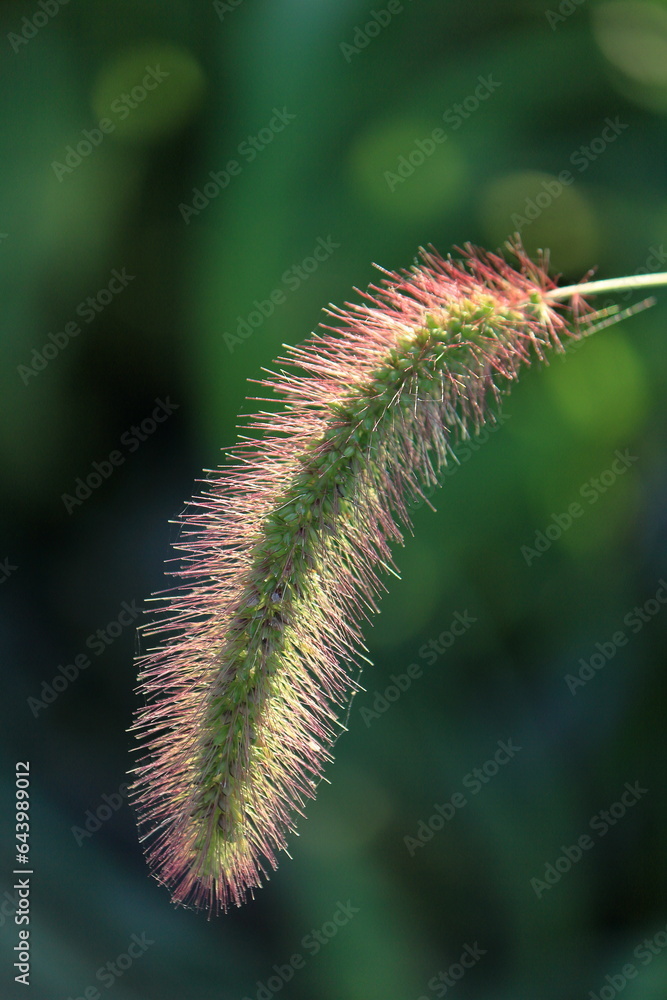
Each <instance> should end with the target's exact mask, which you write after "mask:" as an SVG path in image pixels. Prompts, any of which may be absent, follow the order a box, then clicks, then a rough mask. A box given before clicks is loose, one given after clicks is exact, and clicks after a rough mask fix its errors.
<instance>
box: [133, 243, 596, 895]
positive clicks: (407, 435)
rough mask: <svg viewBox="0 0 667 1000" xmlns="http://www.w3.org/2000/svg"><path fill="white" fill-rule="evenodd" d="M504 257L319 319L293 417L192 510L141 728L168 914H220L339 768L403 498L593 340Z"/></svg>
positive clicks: (297, 367) (271, 422)
mask: <svg viewBox="0 0 667 1000" xmlns="http://www.w3.org/2000/svg"><path fill="white" fill-rule="evenodd" d="M513 250H514V252H515V253H516V255H517V257H518V261H519V267H518V269H515V268H513V267H510V265H509V264H507V263H506V262H505V261H504V260H503V259H502V258H501V257H498V256H496V255H493V254H487V253H484V252H482V251H479V250H475V249H474V248H473V247H471V246H466V247H465V249H464V250H462V251H460V253H461V255H462V258H463V259H462V260H461V261H459V262H455V261H454V260H452V259H451V258H448V259H443V258H442V257H440V256H439V255H438V254H437V253H436V252H435V251H434V250H432V249H428V250H423V251H422V252H421V261H420V262H419V263H418V264H416V265H414V266H413V267H412V268H411V269H410V270H408V271H403V272H399V273H395V274H389V275H388V276H387V277H385V278H384V279H383V280H382V281H381V283H380V285H377V286H371V287H370V288H369V289H368V290H367V291H366V292H364V293H362V296H361V302H358V303H348V304H347V305H346V306H345V308H336V307H331V308H330V309H328V310H327V314H328V316H329V317H331V319H332V322H333V325H331V326H325V327H323V328H322V331H321V332H318V333H315V334H313V335H312V336H311V338H310V340H309V341H307V342H306V343H305V345H304V346H302V347H295V348H289V349H288V352H287V356H286V357H284V358H280V359H279V360H278V362H277V364H278V365H286V366H287V368H286V370H284V371H283V370H282V369H280V370H279V371H278V372H277V373H274V374H271V375H269V377H267V378H266V379H263V380H262V381H261V385H263V386H264V387H265V388H266V389H269V390H271V391H272V393H273V394H274V396H277V397H278V398H281V399H282V400H283V402H284V407H283V409H282V411H281V412H278V413H269V412H259V413H257V414H256V415H255V416H254V417H252V418H250V421H249V423H248V425H247V430H248V436H247V437H246V438H244V439H242V440H241V441H240V442H239V443H238V444H237V445H236V446H235V447H234V448H233V449H232V450H231V454H230V457H229V459H228V461H227V464H226V465H225V466H224V467H223V468H222V469H221V470H219V471H218V472H217V473H216V474H214V475H212V476H211V477H210V478H209V479H208V480H207V481H206V486H205V490H204V491H203V492H202V494H201V495H200V496H198V497H197V498H195V499H194V500H193V501H192V503H191V504H190V506H189V508H188V509H187V511H186V512H185V514H184V515H183V516H182V519H181V525H182V536H181V539H180V541H179V543H178V546H177V548H178V549H179V550H180V551H181V552H182V553H184V554H183V556H182V560H181V565H180V569H179V571H178V574H177V575H178V579H179V586H178V587H177V588H176V589H175V590H173V591H172V592H170V593H169V595H168V600H167V604H166V607H165V608H163V610H162V611H161V612H159V613H156V614H155V615H154V620H153V623H152V625H151V626H150V627H149V628H148V629H147V630H146V631H147V632H148V634H153V633H155V634H159V635H160V637H161V645H160V647H159V648H158V649H156V650H155V651H152V652H149V653H148V654H146V655H144V656H142V657H141V658H140V660H139V666H140V692H141V694H142V695H143V696H144V699H145V705H144V706H143V707H142V708H141V709H140V710H139V712H138V715H137V718H136V721H135V724H134V726H133V729H134V731H135V733H136V736H137V738H138V740H139V741H140V744H141V759H140V763H139V766H138V767H137V768H136V771H135V773H136V778H135V782H134V784H133V787H132V799H133V801H134V803H135V805H136V808H137V810H138V813H139V820H140V826H141V829H142V837H143V839H144V840H145V842H146V844H147V857H148V860H149V863H150V865H151V867H152V869H153V871H154V873H155V875H156V877H157V878H158V880H159V881H160V882H162V883H164V884H166V885H167V886H169V888H170V889H171V892H172V894H173V898H174V901H175V902H177V903H180V904H183V905H192V906H195V907H201V908H205V909H207V910H208V911H209V913H215V912H217V911H218V910H219V909H220V908H222V909H226V908H227V907H228V906H229V905H230V904H232V903H235V904H240V903H242V902H243V900H244V899H245V897H246V895H247V893H248V892H250V893H251V892H252V890H253V888H254V887H256V886H258V885H260V884H261V882H262V880H263V878H264V877H265V876H266V875H267V874H268V871H269V870H270V869H271V868H275V867H276V863H277V862H276V855H277V852H279V851H281V850H285V848H286V841H287V836H288V834H290V833H291V832H293V831H294V829H295V821H296V818H297V817H298V816H300V815H303V810H304V806H305V803H306V802H307V800H308V799H310V798H312V797H313V795H314V793H315V789H316V785H317V784H318V782H319V781H320V779H321V777H322V772H323V768H324V766H325V764H326V763H327V761H329V760H330V759H331V748H332V746H333V743H334V742H335V740H336V738H337V736H338V735H339V733H340V730H341V728H342V726H341V721H340V720H341V715H342V712H343V710H344V707H345V705H346V704H347V703H348V702H349V699H350V697H351V695H352V694H353V692H354V691H355V689H356V687H357V683H356V681H355V680H354V679H353V677H354V675H355V673H356V672H358V670H359V669H360V667H361V661H362V659H363V657H362V655H361V653H360V650H361V649H363V639H362V634H361V630H360V629H361V624H362V621H363V620H364V619H366V618H367V617H369V616H370V615H371V614H372V613H374V612H375V611H376V609H377V598H378V594H379V590H380V589H381V584H380V580H379V576H378V574H379V571H382V572H384V571H386V570H390V569H392V568H393V562H392V556H391V546H392V545H393V544H394V543H401V542H402V534H401V530H400V528H399V524H400V525H402V526H403V527H409V526H410V520H409V516H408V503H409V501H410V499H411V498H412V497H414V496H415V495H421V492H422V489H423V488H425V487H426V486H430V485H431V484H433V483H435V482H436V481H437V480H438V475H439V472H440V470H441V469H442V468H443V466H445V465H446V464H447V463H448V462H449V461H451V458H452V453H453V448H454V446H455V445H456V444H457V443H458V442H459V441H460V440H462V439H465V438H468V437H470V436H471V435H472V434H474V433H476V432H477V431H479V430H480V428H481V427H482V426H483V425H484V424H485V422H487V421H489V420H494V419H495V418H496V416H497V412H498V404H499V401H500V398H501V396H502V395H503V394H504V393H505V392H507V391H508V390H509V388H510V386H511V384H512V382H513V381H514V380H515V379H516V377H517V374H518V372H519V369H520V368H521V366H522V365H527V364H529V363H530V362H531V360H536V359H537V360H544V359H545V357H546V356H547V354H548V352H549V351H550V350H556V351H562V350H563V340H564V339H565V338H568V337H580V336H583V335H584V333H585V330H586V327H585V324H582V325H581V326H580V325H579V324H578V323H577V322H576V319H575V321H574V322H573V320H572V316H571V314H569V315H570V319H569V320H568V321H566V318H565V316H564V315H563V313H562V310H563V307H562V306H560V305H559V304H558V303H557V302H555V301H553V299H549V298H547V293H548V292H549V290H551V289H553V288H554V287H555V286H554V283H553V282H552V281H551V279H550V278H549V277H548V275H547V273H546V261H542V262H540V263H538V264H535V263H533V262H532V261H530V260H528V258H526V256H525V255H524V254H523V251H522V250H521V247H520V246H519V245H518V244H515V245H514V246H513ZM581 306H582V304H581V303H578V310H579V313H580V314H582V309H581ZM584 314H585V307H584ZM568 324H569V325H568Z"/></svg>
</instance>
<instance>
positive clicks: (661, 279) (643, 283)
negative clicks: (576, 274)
mask: <svg viewBox="0 0 667 1000" xmlns="http://www.w3.org/2000/svg"><path fill="white" fill-rule="evenodd" d="M655 285H667V271H663V272H662V274H633V275H630V276H628V277H627V278H606V279H604V280H603V281H584V282H582V283H581V284H579V285H565V286H564V287H563V288H553V289H552V290H551V291H550V292H546V293H545V295H544V298H545V299H569V298H572V296H573V295H599V294H600V293H601V292H618V291H622V290H623V289H626V288H653V287H654V286H655Z"/></svg>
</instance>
